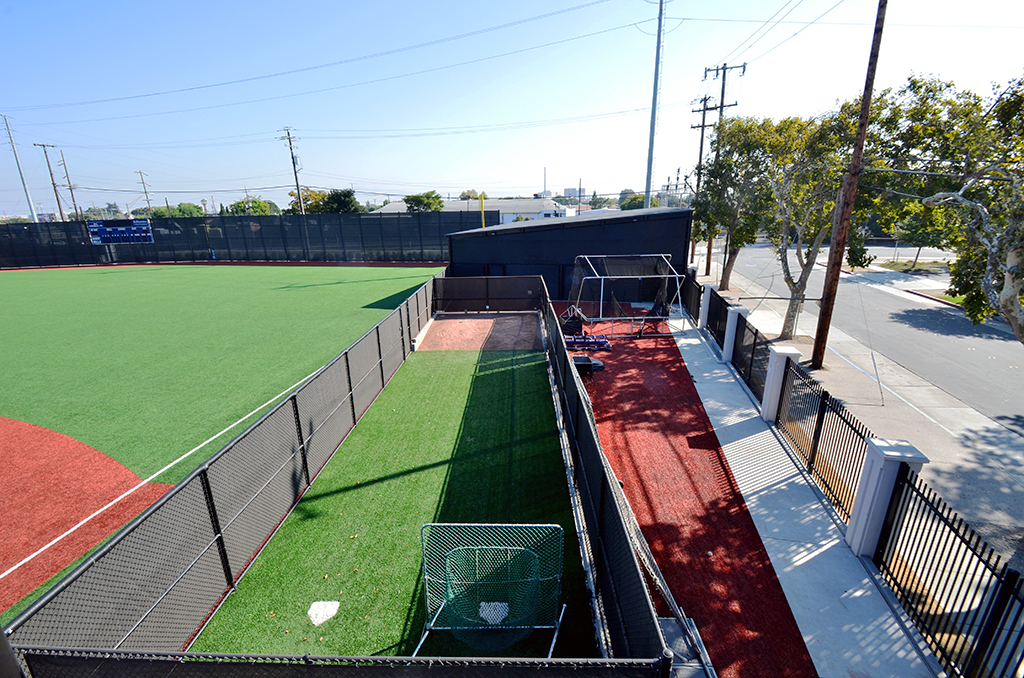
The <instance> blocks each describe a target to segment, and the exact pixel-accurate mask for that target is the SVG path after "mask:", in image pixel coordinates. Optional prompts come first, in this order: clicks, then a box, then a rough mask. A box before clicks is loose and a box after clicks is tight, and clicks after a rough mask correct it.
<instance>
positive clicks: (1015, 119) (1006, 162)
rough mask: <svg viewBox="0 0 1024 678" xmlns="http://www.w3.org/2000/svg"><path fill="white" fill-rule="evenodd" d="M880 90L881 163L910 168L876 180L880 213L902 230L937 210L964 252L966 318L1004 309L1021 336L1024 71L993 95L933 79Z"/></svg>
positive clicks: (958, 267) (956, 271)
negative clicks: (984, 96)
mask: <svg viewBox="0 0 1024 678" xmlns="http://www.w3.org/2000/svg"><path fill="white" fill-rule="evenodd" d="M883 94H884V97H883V108H882V112H883V115H880V116H879V121H878V124H877V125H876V126H875V130H874V131H875V134H874V137H873V138H872V137H871V136H869V140H871V141H873V142H874V148H873V149H872V150H873V151H874V155H875V158H876V163H877V164H876V165H875V166H876V167H877V166H883V167H886V168H891V169H895V170H905V171H907V172H911V173H907V174H904V173H896V172H892V173H888V174H885V176H884V177H883V178H882V179H880V180H878V181H875V182H873V183H875V184H876V185H877V186H876V187H877V188H880V189H881V190H879V191H877V193H878V194H879V195H878V196H877V197H876V198H875V202H876V203H877V209H878V212H879V213H880V214H882V215H884V216H885V218H886V219H887V222H888V224H889V227H890V228H891V229H893V230H895V229H896V228H897V225H899V224H905V223H908V222H909V223H911V224H913V221H914V219H915V217H916V215H924V214H925V212H923V211H922V210H921V207H922V205H923V207H925V208H929V209H931V210H932V211H931V212H930V213H928V220H929V221H930V222H931V224H930V225H933V226H935V227H936V228H943V229H944V230H945V231H946V242H947V243H948V244H949V245H950V246H951V247H952V248H953V249H954V250H955V251H956V252H957V259H956V261H954V262H953V264H952V266H951V273H952V276H951V285H950V291H951V292H952V293H954V294H957V295H961V296H963V297H964V300H963V307H964V310H965V312H966V314H967V317H968V318H970V319H971V321H972V322H974V323H981V322H984V320H985V319H986V318H988V317H990V316H992V315H996V314H998V315H999V316H1000V317H1002V318H1003V319H1004V320H1006V322H1007V323H1008V324H1009V325H1010V328H1011V329H1012V330H1013V333H1014V336H1015V337H1016V338H1017V340H1018V341H1020V342H1021V343H1024V187H1022V186H1024V170H1022V162H1024V78H1021V79H1017V80H1014V81H1011V82H1010V83H1009V84H1008V85H1007V86H1006V88H1005V89H1004V90H1003V91H1002V92H1001V93H999V95H998V96H996V97H993V98H992V99H990V100H988V101H985V100H983V99H982V98H981V97H979V96H977V95H976V94H974V93H973V92H970V91H968V90H958V89H957V88H956V87H955V85H954V84H953V83H950V82H942V81H939V80H937V79H934V78H933V79H923V78H911V79H910V80H909V81H908V82H907V84H906V85H904V86H903V87H902V88H900V89H899V90H898V91H896V92H890V91H886V92H884V93H883ZM922 170H927V171H928V172H929V173H927V174H924V173H921V172H920V171H922ZM915 195H916V196H920V197H921V198H922V200H921V204H915V203H914V201H912V200H911V199H910V196H915Z"/></svg>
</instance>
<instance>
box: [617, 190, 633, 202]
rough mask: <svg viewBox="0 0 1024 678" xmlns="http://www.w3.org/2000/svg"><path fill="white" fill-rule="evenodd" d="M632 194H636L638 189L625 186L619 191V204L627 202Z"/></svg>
mask: <svg viewBox="0 0 1024 678" xmlns="http://www.w3.org/2000/svg"><path fill="white" fill-rule="evenodd" d="M631 195H636V191H634V190H633V189H631V188H624V189H622V190H621V191H619V204H620V205H621V204H622V203H624V202H626V200H628V199H629V197H630V196H631Z"/></svg>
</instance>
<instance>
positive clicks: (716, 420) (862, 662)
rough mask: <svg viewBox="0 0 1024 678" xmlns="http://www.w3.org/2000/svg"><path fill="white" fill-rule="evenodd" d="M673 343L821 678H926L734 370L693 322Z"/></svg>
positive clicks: (901, 625)
mask: <svg viewBox="0 0 1024 678" xmlns="http://www.w3.org/2000/svg"><path fill="white" fill-rule="evenodd" d="M673 325H674V327H673V330H674V331H675V333H676V343H677V345H678V346H679V351H680V353H681V354H682V357H683V360H684V361H685V362H686V367H687V369H688V370H689V372H690V375H691V376H692V378H693V381H694V384H695V385H696V387H697V391H698V393H699V395H700V398H701V401H702V402H703V404H704V408H705V409H706V411H707V414H708V417H710V419H711V422H712V424H713V425H714V427H715V432H716V433H717V435H718V439H719V442H720V443H721V445H722V449H723V451H724V452H725V455H726V458H727V460H728V462H729V466H730V468H731V470H732V473H733V475H734V477H735V479H736V482H737V483H738V485H739V488H740V491H741V492H742V493H743V497H744V499H745V501H746V504H747V507H748V509H749V511H750V515H751V517H752V518H753V520H754V523H755V525H756V527H757V530H758V533H759V534H760V536H761V540H762V541H763V543H764V545H765V549H766V550H767V552H768V555H769V557H770V558H771V561H772V565H773V567H774V569H775V572H776V574H777V576H778V578H779V582H780V583H781V584H782V588H783V591H784V592H785V594H786V597H787V599H788V601H789V604H790V607H791V609H792V611H793V615H794V617H795V618H796V621H797V624H798V625H799V627H800V631H801V634H802V636H803V638H804V642H805V643H806V645H807V649H808V651H809V652H810V655H811V658H812V660H813V661H814V665H815V667H816V669H817V671H818V674H819V675H820V676H822V678H851V677H853V678H883V677H892V678H916V677H921V678H927V677H930V676H934V675H936V672H937V671H938V665H937V663H936V662H935V661H934V659H933V658H931V657H929V656H928V655H927V654H925V653H923V652H922V651H921V650H919V647H918V642H919V640H918V638H917V637H916V635H913V632H909V629H908V627H907V625H906V624H905V622H904V621H903V620H902V619H901V617H899V616H898V615H897V614H896V613H894V611H893V609H892V608H891V607H890V606H889V604H888V603H887V602H886V599H885V598H884V597H883V595H882V593H881V592H880V590H879V589H878V588H877V587H876V584H875V583H874V581H873V579H872V576H871V572H870V569H869V568H870V567H871V566H870V564H867V563H864V562H862V561H861V560H860V559H859V558H857V557H856V556H854V555H853V552H852V551H851V550H850V548H849V547H848V546H847V545H846V542H845V540H844V537H843V533H842V531H841V530H840V526H839V525H838V524H837V523H836V522H835V521H834V520H833V517H832V514H831V513H830V512H829V511H828V510H827V509H826V507H825V505H824V504H823V502H822V499H821V495H820V493H819V492H817V491H816V489H814V488H812V487H811V486H810V485H809V484H808V481H807V480H806V478H805V477H804V475H803V474H802V473H801V472H800V470H799V469H798V467H797V466H796V465H795V463H794V462H793V460H792V459H791V458H790V456H789V455H788V454H787V452H786V450H785V448H784V447H783V446H782V443H781V442H780V441H779V440H778V438H776V435H775V433H774V432H773V431H772V429H771V427H769V425H768V424H766V423H765V422H764V421H763V420H762V419H761V416H760V412H759V408H758V407H757V406H756V404H755V402H754V401H753V399H752V397H751V396H750V395H749V392H748V391H747V390H746V388H745V387H744V386H742V385H741V383H740V382H739V381H738V379H737V378H736V377H735V375H734V372H733V371H732V369H731V368H730V367H729V366H728V365H725V364H723V363H721V362H719V361H718V357H717V355H716V354H715V353H714V351H713V350H712V348H711V347H710V346H709V345H708V344H707V341H706V339H705V338H704V336H703V335H702V334H701V333H700V332H699V331H698V330H697V329H696V328H695V327H694V326H693V324H692V323H690V322H689V321H688V320H683V321H678V322H676V321H673Z"/></svg>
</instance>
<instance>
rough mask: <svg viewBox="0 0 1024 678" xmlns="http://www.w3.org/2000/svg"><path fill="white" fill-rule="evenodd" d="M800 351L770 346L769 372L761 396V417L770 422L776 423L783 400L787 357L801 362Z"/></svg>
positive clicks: (786, 347)
mask: <svg viewBox="0 0 1024 678" xmlns="http://www.w3.org/2000/svg"><path fill="white" fill-rule="evenodd" d="M801 357H802V356H801V354H800V351H799V350H798V349H795V348H792V347H790V346H769V347H768V373H767V374H766V375H765V378H764V395H763V396H762V398H761V418H762V419H764V420H765V421H767V422H768V423H769V424H774V423H775V416H776V415H777V414H778V412H779V403H781V402H782V383H783V380H784V378H785V376H786V358H792V360H793V362H795V363H798V362H800V358H801Z"/></svg>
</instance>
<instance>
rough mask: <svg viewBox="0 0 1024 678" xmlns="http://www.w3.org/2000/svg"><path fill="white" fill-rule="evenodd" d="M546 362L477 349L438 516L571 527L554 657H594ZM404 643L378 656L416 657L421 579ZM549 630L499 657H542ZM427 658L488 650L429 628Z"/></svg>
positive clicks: (422, 616) (422, 615) (422, 613)
mask: <svg viewBox="0 0 1024 678" xmlns="http://www.w3.org/2000/svg"><path fill="white" fill-rule="evenodd" d="M545 365H546V362H545V357H544V354H543V353H540V352H537V351H481V352H480V358H479V361H478V363H477V367H476V372H475V374H474V376H473V380H472V383H471V386H470V392H469V396H468V398H467V402H466V408H465V411H464V413H463V418H462V423H461V426H460V429H459V434H458V438H457V440H456V442H455V445H454V448H453V451H452V456H451V459H450V460H449V461H448V462H447V463H448V473H447V475H446V477H445V481H444V485H443V489H442V491H441V495H440V497H439V498H438V503H437V508H436V510H435V513H434V519H433V522H438V523H462V522H466V523H558V524H560V525H561V526H562V529H563V530H564V533H565V538H566V539H565V546H564V553H563V562H564V565H563V568H564V570H563V581H562V600H563V601H564V602H567V603H568V605H569V611H568V612H567V618H566V621H565V623H564V624H563V627H562V632H561V634H560V636H559V642H558V645H557V647H556V649H555V656H563V657H593V656H596V644H595V642H594V634H593V630H592V624H591V618H590V613H589V605H588V603H587V600H588V598H587V595H586V591H585V587H584V585H583V576H582V568H581V566H580V562H579V558H578V555H577V554H578V553H579V547H578V544H577V541H576V538H575V536H576V531H575V525H574V523H573V518H572V513H571V509H570V506H569V496H568V490H567V488H566V480H565V478H566V476H565V467H564V465H563V462H562V457H561V452H560V449H559V445H558V439H557V432H556V429H555V426H554V423H555V422H554V412H553V407H552V403H551V391H550V387H549V385H548V380H547V373H546V368H545ZM410 602H411V606H410V608H409V613H408V614H407V616H406V620H405V625H404V630H403V631H404V632H403V639H404V640H403V642H401V643H398V644H397V645H396V647H394V648H386V649H385V650H382V652H388V651H396V652H397V653H399V654H403V655H407V654H411V653H412V652H413V650H414V649H415V647H416V644H417V643H418V642H419V639H420V635H421V633H422V629H423V627H424V624H425V623H426V607H425V601H424V596H423V580H422V575H421V576H420V578H419V579H418V581H417V584H416V588H415V590H414V593H413V596H412V598H411V601H410ZM550 643H551V632H550V631H546V630H540V631H535V632H534V633H533V634H531V635H530V636H529V637H528V638H526V639H525V640H523V641H520V642H519V643H516V644H514V645H512V646H510V647H508V648H505V649H503V650H500V651H499V652H496V653H494V655H493V656H503V657H510V656H511V657H516V656H519V657H543V656H546V655H547V652H548V646H549V644H550ZM420 655H421V656H471V657H472V656H482V655H481V653H480V651H478V650H474V649H473V648H470V647H469V646H467V645H464V644H462V643H461V642H459V641H457V640H456V639H455V638H454V637H453V636H452V635H451V633H450V632H447V631H436V632H433V633H431V634H430V636H429V637H428V639H427V641H426V643H425V644H424V646H423V648H422V649H421V650H420Z"/></svg>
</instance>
